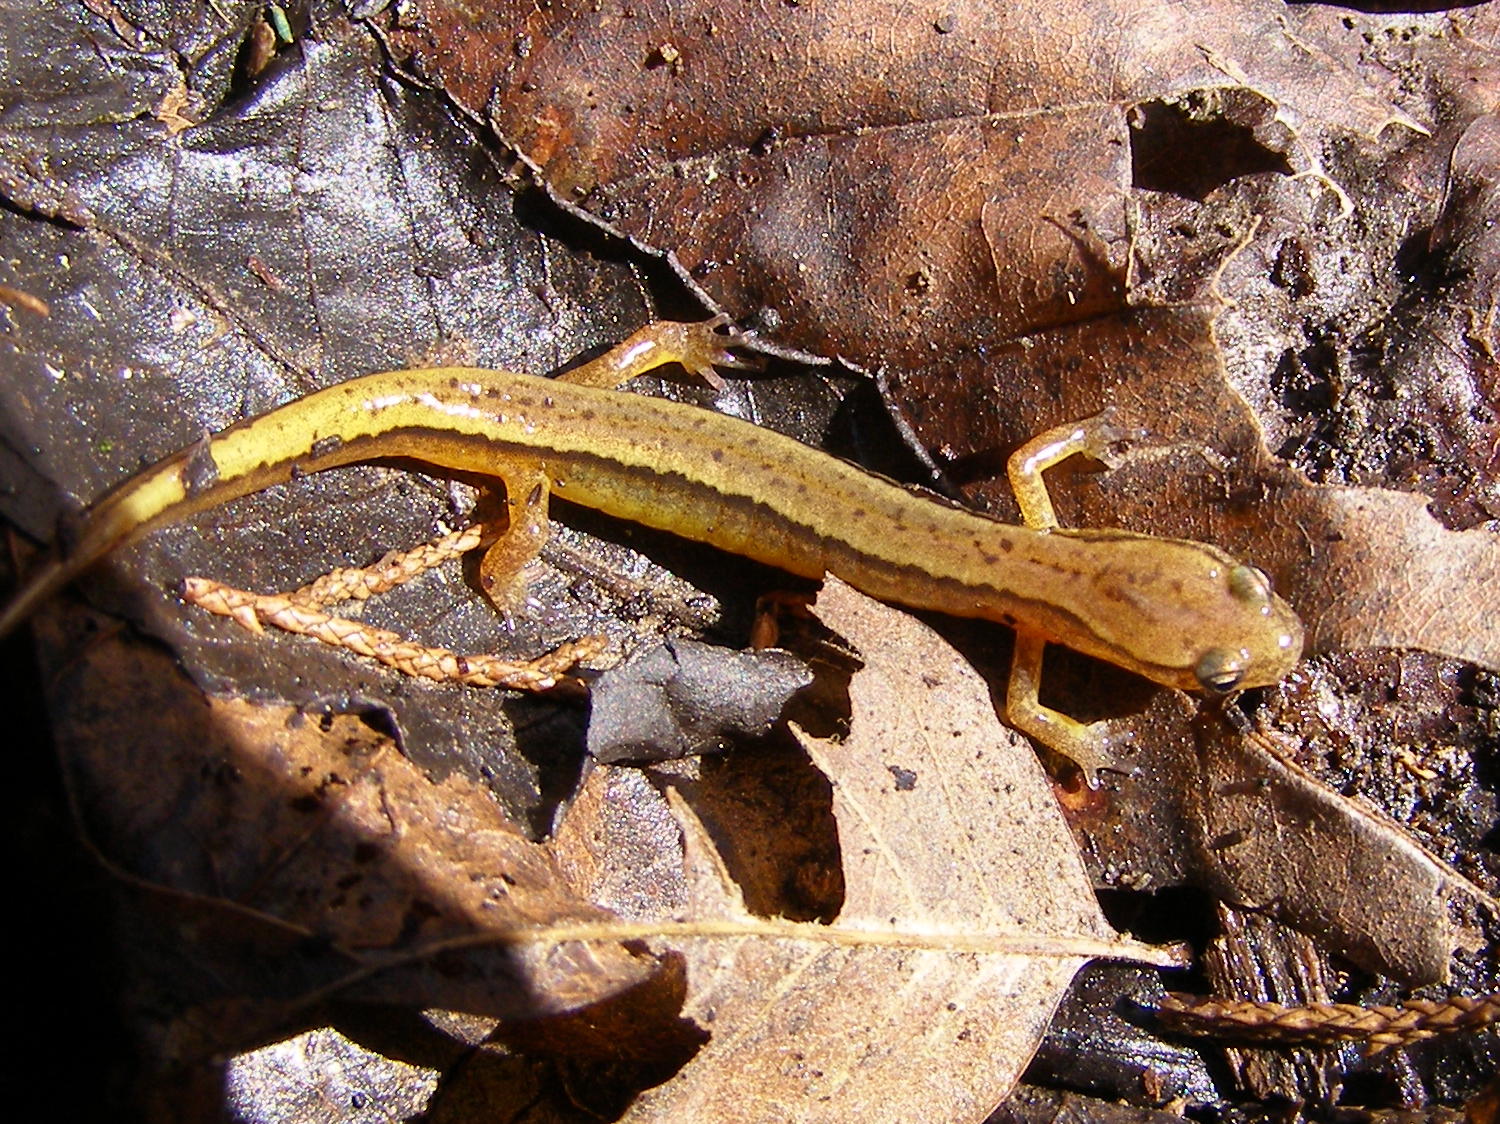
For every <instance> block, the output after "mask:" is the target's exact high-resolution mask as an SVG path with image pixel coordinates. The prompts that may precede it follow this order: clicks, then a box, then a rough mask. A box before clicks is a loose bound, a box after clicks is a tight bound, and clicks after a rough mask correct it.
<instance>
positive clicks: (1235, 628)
mask: <svg viewBox="0 0 1500 1124" xmlns="http://www.w3.org/2000/svg"><path fill="white" fill-rule="evenodd" d="M1223 578H1224V586H1225V589H1226V591H1227V593H1228V601H1229V603H1230V604H1232V605H1234V606H1235V607H1237V608H1238V609H1239V611H1238V612H1235V613H1233V614H1232V615H1231V614H1225V616H1224V619H1223V620H1222V621H1221V624H1223V625H1225V626H1228V627H1226V628H1225V629H1224V631H1223V633H1221V634H1220V635H1217V636H1215V637H1214V641H1215V642H1214V644H1213V646H1211V647H1207V648H1204V649H1203V650H1202V651H1201V652H1200V653H1199V655H1198V658H1197V660H1196V661H1195V662H1194V664H1193V678H1194V679H1196V680H1197V685H1198V687H1199V688H1200V689H1201V690H1203V691H1206V692H1208V693H1209V694H1212V695H1227V694H1229V693H1230V692H1231V691H1238V690H1240V689H1242V688H1245V687H1269V686H1272V685H1273V684H1276V683H1280V682H1281V681H1282V680H1283V679H1285V678H1286V676H1287V673H1288V672H1290V671H1291V670H1292V667H1293V666H1294V665H1295V664H1296V662H1297V660H1298V659H1299V658H1301V655H1302V622H1301V621H1300V620H1298V619H1297V614H1296V613H1294V612H1292V608H1291V606H1290V605H1288V604H1287V603H1286V602H1285V601H1283V600H1282V599H1281V598H1279V597H1277V596H1276V594H1275V593H1273V592H1272V591H1271V579H1270V578H1268V577H1266V575H1265V573H1264V572H1262V571H1261V570H1258V569H1256V568H1255V567H1254V566H1251V565H1249V564H1248V563H1245V562H1237V563H1235V564H1234V565H1233V566H1231V567H1230V568H1229V569H1228V571H1227V572H1225V573H1224V575H1223ZM1226 641H1227V642H1226Z"/></svg>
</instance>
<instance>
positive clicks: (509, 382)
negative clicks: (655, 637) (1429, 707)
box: [0, 320, 1302, 776]
mask: <svg viewBox="0 0 1500 1124" xmlns="http://www.w3.org/2000/svg"><path fill="white" fill-rule="evenodd" d="M720 324H721V321H717V320H712V321H706V322H703V323H697V324H674V323H657V324H652V325H649V326H648V327H646V328H644V329H642V330H641V331H640V332H637V333H636V334H635V335H634V336H632V337H631V338H630V339H629V340H627V341H626V342H625V343H623V344H621V345H620V346H619V347H617V348H615V349H614V350H612V351H610V352H609V353H607V354H605V355H603V356H601V357H600V358H598V359H596V360H594V361H592V362H590V363H588V364H585V365H584V366H582V367H580V368H578V369H577V370H575V371H572V372H569V373H568V374H567V375H566V376H564V377H563V378H560V379H545V378H538V377H535V376H532V375H524V374H514V373H511V372H507V371H492V370H479V369H474V368H466V367H437V368H430V369H422V370H407V371H387V372H384V373H381V374H373V375H366V376H364V377H362V378H356V379H352V380H350V381H349V382H346V383H342V384H340V385H338V386H332V387H329V388H327V389H326V390H320V391H317V392H316V393H313V394H309V395H307V396H306V397H305V398H300V399H298V400H296V401H294V402H289V403H287V404H286V405H284V406H281V407H279V408H278V409H275V410H272V411H271V412H270V413H268V414H265V415H263V416H261V417H258V418H253V419H250V420H247V421H243V422H240V423H239V424H237V425H234V426H231V427H230V428H228V429H225V430H223V431H222V432H220V433H218V434H215V435H213V436H211V437H208V438H206V439H205V440H204V441H202V442H200V443H198V444H197V445H195V446H193V447H191V448H189V449H186V450H184V451H182V452H180V453H178V454H176V455H174V456H171V457H168V458H167V459H166V460H164V461H161V462H160V463H159V464H157V465H155V466H154V467H152V468H149V469H146V470H145V471H143V472H141V473H140V474H138V475H137V476H135V477H133V478H132V479H130V480H127V481H126V482H125V483H123V484H121V485H120V486H118V487H117V488H115V489H114V490H113V491H111V492H110V493H108V494H107V495H106V496H104V498H102V499H101V500H100V501H99V502H98V503H97V504H96V505H94V507H93V508H92V509H91V510H90V511H89V513H88V515H87V517H86V518H85V520H84V523H83V526H82V530H81V532H80V534H79V536H78V538H77V541H76V543H75V545H74V547H73V549H72V550H71V552H70V553H69V554H68V555H67V556H66V557H64V558H59V559H56V560H54V561H52V562H51V563H49V564H48V565H47V566H45V567H44V568H43V569H42V570H41V571H40V572H39V573H37V574H36V575H35V576H34V577H32V579H31V580H30V581H29V582H28V583H27V584H26V585H25V586H24V587H23V589H22V590H21V592H20V593H19V595H18V596H17V597H16V599H15V600H14V601H13V602H12V603H11V605H10V606H9V607H8V608H7V609H6V610H5V612H4V614H3V615H0V635H3V634H4V633H5V632H7V631H9V630H10V629H12V628H14V627H15V625H16V624H17V623H18V622H20V621H21V620H23V619H24V618H25V617H26V615H27V614H29V613H30V611H31V610H32V609H33V608H34V607H35V606H36V605H37V604H38V603H39V602H40V601H41V600H42V599H44V598H45V597H47V596H49V595H51V594H52V593H53V592H55V591H56V590H58V589H59V588H61V587H62V586H63V585H65V584H66V583H68V582H69V581H71V580H72V579H74V578H75V577H77V576H78V575H79V574H80V573H82V572H83V571H84V570H85V569H87V568H88V567H89V566H91V565H92V564H94V563H95V562H97V561H98V560H99V559H100V558H102V557H103V556H104V555H105V554H107V553H108V552H110V551H111V550H113V549H114V548H115V547H117V546H119V545H121V544H122V543H125V542H127V541H129V540H131V539H134V538H136V537H137V536H139V535H141V534H142V533H144V532H146V531H147V530H149V529H151V528H153V527H158V526H161V525H163V524H166V523H169V522H174V521H176V520H180V519H182V518H184V517H185V516H188V515H190V514H192V513H194V512H198V511H202V510H204V509H207V508H210V507H213V506H216V505H218V504H221V503H224V502H226V501H228V500H230V499H233V498H235V497H237V496H243V495H246V494H248V493H251V492H255V491H259V490H260V489H262V488H266V487H269V486H270V485H272V484H276V483H280V482H283V481H286V480H288V479H290V478H291V477H292V476H293V475H294V474H298V473H308V472H319V471H322V470H323V469H328V468H333V467H335V466H338V465H346V464H351V463H354V462H357V461H368V460H372V459H375V458H380V457H403V458H410V459H412V460H416V461H421V462H426V463H428V464H431V465H434V466H439V467H441V468H444V469H448V470H451V471H459V472H466V473H476V474H482V475H486V476H490V477H494V478H498V479H500V480H502V481H503V482H504V484H505V487H506V496H507V503H508V504H509V509H510V514H511V525H510V528H509V530H508V531H507V533H506V535H505V536H504V537H503V538H501V539H500V541H499V542H497V543H496V544H495V545H494V546H492V547H491V548H490V549H489V552H488V553H487V554H486V556H485V559H484V562H483V564H482V566H481V581H482V584H483V585H484V586H485V588H486V590H487V592H489V594H490V595H491V597H492V598H494V599H496V600H497V602H503V601H504V600H505V599H506V598H508V597H509V596H511V595H512V594H513V593H514V584H513V583H514V581H515V575H516V574H517V572H518V571H519V569H520V566H521V565H522V564H523V563H524V562H525V561H526V560H527V559H529V558H530V557H532V556H533V555H534V554H535V553H536V551H537V549H539V547H540V546H541V544H542V542H543V541H545V538H546V535H547V526H548V524H547V501H548V495H549V493H550V494H555V495H557V496H560V497H562V498H564V499H567V500H570V501H572V502H573V503H577V504H582V505H584V506H585V507H592V508H597V509H599V510H601V511H604V512H607V513H609V514H610V515H614V516H618V517H620V518H623V519H628V520H633V521H635V522H637V523H642V524H645V525H647V526H650V527H656V528H659V529H661V530H664V531H670V532H672V533H674V534H677V535H681V536H682V537H684V538H688V539H693V540H696V541H699V542H704V543H709V544H712V545H713V546H716V547H719V548H720V549H723V550H727V551H730V552H732V553H735V554H740V555H744V556H746V557H749V558H753V559H755V560H757V561H760V562H764V563H767V564H769V565H772V566H776V567H779V568H780V569H783V570H787V571H789V572H791V573H794V574H800V575H803V576H806V577H812V578H818V577H821V576H822V575H823V574H824V573H832V574H836V575H838V576H839V577H841V578H843V579H844V580H845V581H847V582H848V583H850V584H851V585H853V586H855V587H857V588H858V589H860V590H863V591H864V592H865V593H868V594H871V595H873V596H875V597H878V598H881V599H882V600H886V601H890V602H894V603H897V604H901V605H906V606H910V607H914V608H919V609H934V610H937V611H939V612H943V613H948V614H951V615H954V616H961V617H979V618H983V619H986V620H992V621H998V622H1000V623H1001V624H1004V625H1007V626H1009V627H1010V628H1012V629H1014V630H1015V633H1016V654H1015V659H1014V665H1013V668H1012V671H1011V676H1010V684H1009V691H1008V697H1007V703H1006V709H1007V714H1006V718H1007V720H1008V721H1009V722H1010V723H1011V724H1012V725H1014V726H1016V727H1017V728H1018V729H1021V730H1023V731H1024V732H1026V733H1028V734H1031V735H1032V736H1034V737H1036V738H1037V739H1039V740H1040V741H1042V742H1044V743H1045V744H1047V745H1049V746H1051V747H1052V748H1054V749H1056V750H1058V751H1060V752H1062V753H1064V754H1066V755H1067V756H1068V757H1070V758H1072V759H1073V760H1074V761H1076V762H1077V763H1078V764H1079V765H1081V766H1082V767H1083V768H1084V769H1085V771H1086V772H1087V773H1088V774H1089V775H1090V776H1092V774H1093V772H1094V771H1095V770H1097V769H1100V768H1105V767H1110V766H1112V765H1114V764H1115V758H1114V757H1113V756H1112V754H1111V750H1110V739H1109V736H1108V734H1107V732H1106V729H1105V725H1106V724H1105V723H1095V724H1092V725H1084V724H1082V723H1079V722H1077V721H1075V720H1073V719H1071V718H1068V717H1067V716H1065V715H1063V714H1060V713H1058V712H1057V711H1055V710H1052V709H1050V708H1047V707H1044V706H1042V705H1041V704H1040V703H1039V702H1038V700H1037V684H1038V679H1039V678H1040V672H1041V660H1042V652H1043V649H1044V648H1045V646H1046V645H1047V644H1048V643H1055V644H1062V645H1065V646H1067V647H1069V648H1073V649H1076V650H1077V651H1080V652H1084V653H1087V654H1088V655H1091V656H1095V657H1097V658H1099V659H1104V660H1108V661H1110V662H1111V663H1114V664H1118V665H1119V666H1121V667H1124V668H1128V669H1129V670H1131V671H1134V672H1136V673H1138V674H1140V675H1143V676H1145V677H1147V678H1148V679H1151V680H1154V681H1155V682H1157V683H1161V684H1164V685H1166V686H1169V687H1180V688H1185V689H1188V690H1205V691H1208V692H1211V693H1215V694H1225V693H1227V692H1230V691H1233V690H1238V689H1240V688H1244V687H1256V686H1267V685H1270V684H1273V683H1276V682H1278V681H1279V680H1280V679H1282V678H1283V677H1284V676H1285V675H1286V674H1287V672H1288V671H1289V670H1290V669H1291V667H1292V666H1293V664H1295V663H1296V661H1297V659H1298V658H1299V656H1300V654H1301V650H1302V627H1301V624H1300V623H1299V622H1298V620H1297V617H1296V615H1295V614H1294V613H1293V612H1292V610H1291V609H1290V608H1289V607H1288V606H1287V605H1286V603H1285V602H1284V601H1282V600H1281V599H1280V598H1279V597H1277V596H1276V595H1275V594H1273V593H1272V592H1271V588H1270V583H1269V582H1268V580H1267V579H1266V576H1265V575H1264V574H1263V573H1261V571H1259V570H1257V569H1256V568H1255V567H1253V566H1250V565H1247V564H1245V563H1243V562H1239V561H1237V560H1236V559H1234V558H1231V557H1229V556H1228V555H1227V554H1225V553H1224V552H1223V551H1221V550H1219V549H1217V548H1215V547H1213V546H1209V545H1206V544H1204V543H1198V542H1188V541H1183V540H1178V539H1163V538H1154V537H1152V536H1149V535H1141V534H1133V533H1130V532H1126V531H1112V530H1063V529H1059V528H1058V527H1057V526H1056V519H1055V517H1054V516H1053V514H1052V506H1051V503H1050V501H1049V500H1048V498H1047V493H1046V489H1045V486H1044V485H1043V483H1042V479H1041V474H1042V472H1043V471H1044V470H1045V469H1046V468H1047V467H1049V466H1050V465H1052V464H1055V463H1056V462H1057V461H1059V460H1061V459H1063V458H1065V457H1067V456H1070V455H1072V454H1073V453H1075V452H1080V451H1090V450H1093V451H1096V452H1097V451H1098V450H1099V448H1100V446H1101V442H1102V441H1103V440H1104V437H1105V436H1106V431H1105V430H1104V429H1103V428H1102V427H1101V426H1100V425H1098V424H1097V423H1083V424H1081V425H1079V426H1076V427H1064V428H1062V429H1059V430H1053V431H1051V432H1049V433H1047V434H1044V435H1043V436H1042V437H1041V438H1038V439H1037V440H1035V441H1032V442H1030V443H1029V444H1028V445H1026V446H1025V447H1023V448H1022V449H1021V450H1020V451H1018V452H1017V454H1016V455H1015V456H1013V457H1012V458H1011V464H1010V471H1011V480H1012V484H1013V486H1014V487H1015V488H1016V493H1017V497H1018V499H1019V501H1020V503H1021V508H1022V512H1023V515H1024V517H1025V518H1026V520H1027V523H1028V524H1030V525H1029V526H1013V525H1010V524H1006V523H1000V522H997V521H996V520H994V519H990V518H988V517H986V516H983V515H979V514H975V513H973V512H969V511H965V510H962V509H960V508H957V507H952V506H949V505H947V504H945V503H942V502H938V501H934V500H932V499H930V498H926V497H923V496H921V495H918V494H915V493H913V492H912V491H909V490H907V489H906V488H903V487H901V486H900V485H898V484H895V483H893V482H891V481H889V480H886V479H884V478H882V477H879V476H874V475H872V474H870V473H868V472H865V471H863V470H861V469H859V468H857V467H855V466H853V465H850V464H848V463H846V462H844V461H842V460H839V459H837V458H835V457H832V456H830V455H828V454H826V453H823V452H820V451H818V450H816V449H813V448H810V447H808V446H806V445H803V444H801V443H799V442H797V441H795V440H793V439H791V438H789V437H785V436H782V435H780V434H777V433H773V432H771V431H768V430H765V429H761V428H758V427H756V426H754V425H751V424H749V423H748V422H744V421H740V420H738V419H736V418H730V417H724V416H722V415H719V414H715V413H712V412H709V411H707V410H702V409H698V408H696V407H693V406H686V405H681V404H678V403H673V402H668V401H663V400H660V399H655V398H648V397H643V396H640V395H634V394H628V393H622V392H620V391H617V390H615V389H613V388H614V387H616V386H617V385H618V384H620V383H622V382H624V381H625V380H627V379H630V378H632V377H634V376H636V375H639V374H642V373H644V372H646V371H649V370H652V369H654V368H657V367H661V366H664V365H666V364H670V363H678V364H681V365H682V366H684V367H686V368H688V369H689V370H693V371H696V372H699V373H702V374H705V375H709V376H711V375H712V368H713V366H715V365H731V366H733V365H739V364H738V363H737V361H736V360H735V358H734V357H733V355H732V354H731V353H730V352H729V351H727V350H726V348H727V347H729V346H732V345H734V344H735V343H736V342H737V341H738V339H739V337H737V336H733V335H728V336H726V335H724V334H722V333H721V332H720V331H718V327H719V326H720Z"/></svg>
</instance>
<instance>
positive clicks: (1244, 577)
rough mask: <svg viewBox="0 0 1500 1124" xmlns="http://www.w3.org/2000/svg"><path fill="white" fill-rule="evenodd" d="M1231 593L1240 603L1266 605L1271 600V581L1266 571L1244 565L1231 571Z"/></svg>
mask: <svg viewBox="0 0 1500 1124" xmlns="http://www.w3.org/2000/svg"><path fill="white" fill-rule="evenodd" d="M1229 592H1230V593H1232V594H1233V595H1234V596H1235V597H1236V598H1237V599H1238V600H1240V601H1247V602H1249V603H1250V604H1252V605H1265V604H1267V603H1269V602H1270V600H1271V579H1270V578H1268V577H1266V572H1265V571H1264V570H1260V569H1257V568H1256V567H1254V566H1250V565H1247V564H1244V563H1242V564H1240V565H1238V566H1236V567H1235V568H1234V569H1232V570H1230V571H1229Z"/></svg>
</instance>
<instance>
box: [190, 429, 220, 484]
mask: <svg viewBox="0 0 1500 1124" xmlns="http://www.w3.org/2000/svg"><path fill="white" fill-rule="evenodd" d="M181 480H182V490H183V493H184V494H185V495H187V496H189V497H192V496H196V495H199V494H201V493H203V492H206V491H207V490H208V489H209V488H212V487H213V486H214V485H215V484H217V483H218V482H219V465H218V463H217V462H216V461H215V460H214V454H213V442H212V441H211V440H210V439H209V436H208V434H206V433H205V434H204V435H203V436H202V437H201V438H199V439H198V440H197V441H196V442H194V444H193V446H192V448H191V449H189V450H188V455H187V460H185V461H184V462H183V465H182V470H181Z"/></svg>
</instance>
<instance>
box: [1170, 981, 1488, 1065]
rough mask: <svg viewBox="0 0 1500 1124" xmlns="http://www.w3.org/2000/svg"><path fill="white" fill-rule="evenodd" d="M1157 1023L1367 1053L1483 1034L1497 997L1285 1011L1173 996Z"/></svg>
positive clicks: (1322, 1005)
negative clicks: (1348, 1046)
mask: <svg viewBox="0 0 1500 1124" xmlns="http://www.w3.org/2000/svg"><path fill="white" fill-rule="evenodd" d="M1159 1017H1160V1018H1161V1021H1162V1022H1163V1023H1164V1024H1165V1025H1167V1026H1169V1027H1171V1028H1172V1029H1174V1030H1179V1031H1182V1032H1185V1033H1188V1034H1199V1035H1212V1036H1216V1037H1221V1038H1233V1039H1239V1040H1243V1041H1252V1042H1260V1043H1273V1044H1276V1045H1329V1044H1332V1043H1336V1042H1347V1041H1355V1042H1364V1043H1365V1044H1366V1045H1367V1046H1368V1048H1369V1051H1370V1053H1372V1054H1375V1053H1379V1052H1380V1051H1381V1050H1384V1049H1386V1048H1387V1047H1389V1046H1406V1045H1409V1044H1410V1043H1413V1042H1420V1041H1422V1040H1423V1039H1424V1038H1433V1037H1436V1036H1437V1035H1440V1034H1456V1033H1459V1032H1461V1031H1475V1030H1482V1029H1484V1028H1485V1027H1488V1026H1491V1025H1492V1024H1494V1023H1495V1022H1496V1021H1497V1020H1500V992H1497V993H1494V994H1490V995H1481V996H1479V997H1477V998H1474V997H1469V996H1463V995H1455V996H1452V997H1451V998H1448V999H1440V1000H1430V999H1410V1000H1407V1001H1406V1002H1405V1003H1402V1004H1400V1005H1398V1006H1392V1007H1386V1006H1380V1007H1359V1006H1356V1005H1355V1004H1352V1003H1313V1004H1309V1005H1307V1006H1305V1007H1288V1006H1285V1005H1283V1004H1281V1003H1257V1002H1252V1001H1249V1000H1240V999H1215V998H1212V997H1203V996H1193V995H1180V994H1176V993H1171V994H1169V995H1168V996H1167V998H1166V999H1165V1000H1164V1001H1163V1002H1162V1004H1161V1008H1160V1012H1159Z"/></svg>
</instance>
